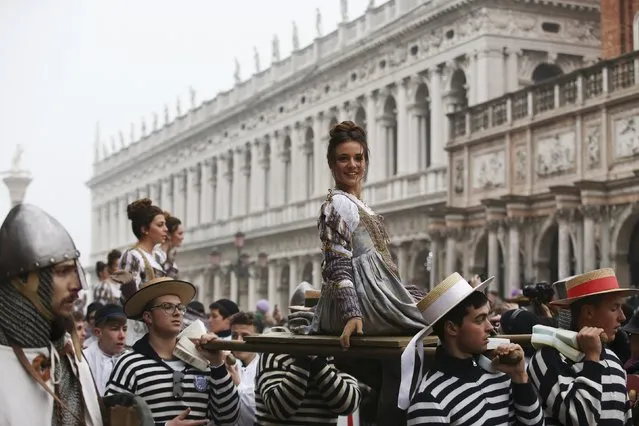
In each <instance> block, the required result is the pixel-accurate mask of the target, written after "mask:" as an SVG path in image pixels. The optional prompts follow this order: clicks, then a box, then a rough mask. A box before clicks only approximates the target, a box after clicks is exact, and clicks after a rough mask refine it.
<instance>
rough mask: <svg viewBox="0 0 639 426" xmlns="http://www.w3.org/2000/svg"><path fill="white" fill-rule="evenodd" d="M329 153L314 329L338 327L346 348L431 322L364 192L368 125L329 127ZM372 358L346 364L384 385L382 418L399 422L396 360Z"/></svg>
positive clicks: (375, 383) (351, 370) (365, 378)
mask: <svg viewBox="0 0 639 426" xmlns="http://www.w3.org/2000/svg"><path fill="white" fill-rule="evenodd" d="M326 158H327V160H328V166H329V168H330V169H331V172H332V174H333V178H334V180H335V188H334V189H332V190H330V191H329V193H328V196H327V198H326V201H325V202H324V204H323V205H322V207H321V212H320V217H319V220H318V229H319V235H320V240H321V243H322V251H323V253H324V263H323V265H322V278H323V282H324V284H323V286H322V291H321V295H320V300H319V302H318V304H317V306H316V309H315V314H314V318H313V322H312V325H311V332H313V333H320V334H332V335H335V334H341V337H340V341H341V344H342V347H343V348H344V349H347V348H348V347H349V346H350V336H351V335H352V334H353V333H356V334H364V333H365V334H367V335H378V336H380V335H386V336H392V335H413V334H415V333H417V332H418V331H419V330H421V329H422V328H424V327H425V326H426V324H425V320H424V318H423V317H422V314H421V312H420V311H419V309H418V308H417V305H416V302H417V301H418V300H420V299H422V297H423V296H424V295H425V292H424V291H422V290H420V289H418V288H417V287H415V286H406V285H404V284H403V283H402V282H401V279H400V277H399V272H398V269H397V266H396V265H395V263H394V262H393V259H392V257H391V254H390V251H389V247H388V245H389V242H390V241H389V237H388V234H387V233H386V229H385V227H384V221H383V218H382V216H380V215H378V214H376V213H375V212H374V211H373V210H372V209H371V208H370V207H368V206H367V205H366V204H365V203H364V202H363V201H362V199H361V193H362V183H363V181H364V177H365V176H366V172H367V169H368V165H369V149H368V143H367V140H366V133H365V131H364V130H363V129H362V128H361V127H359V126H357V125H356V124H355V123H353V122H352V121H344V122H342V123H339V124H337V125H336V126H335V127H333V128H332V129H331V131H330V140H329V143H328V152H327V155H326ZM367 361H370V362H366V363H362V362H358V363H355V364H352V365H344V366H343V367H344V368H345V369H346V371H347V372H349V373H351V374H353V375H354V376H356V377H358V378H360V379H361V380H362V381H364V382H365V383H367V384H368V385H370V386H371V387H374V388H377V390H378V391H379V392H380V394H379V405H378V422H379V424H396V423H395V422H396V421H399V423H401V419H402V412H401V411H398V409H397V399H396V398H397V392H398V391H399V384H400V378H401V377H400V365H399V362H398V363H396V364H395V363H384V364H380V363H379V362H378V361H375V360H367ZM380 373H381V374H380ZM380 378H381V382H380V381H379V380H380ZM399 423H398V424H399Z"/></svg>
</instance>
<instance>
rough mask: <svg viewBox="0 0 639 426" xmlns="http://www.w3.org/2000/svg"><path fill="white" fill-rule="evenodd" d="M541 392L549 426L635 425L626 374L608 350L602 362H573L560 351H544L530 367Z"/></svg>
mask: <svg viewBox="0 0 639 426" xmlns="http://www.w3.org/2000/svg"><path fill="white" fill-rule="evenodd" d="M528 374H529V376H530V379H531V380H532V382H533V383H534V385H535V387H536V388H537V389H538V391H539V399H540V400H541V403H542V406H543V409H544V415H545V417H546V424H547V425H566V426H577V425H579V426H581V425H598V426H624V425H627V426H629V425H631V424H632V413H631V410H630V403H629V402H628V394H627V390H626V372H625V371H624V369H623V367H622V366H621V363H620V362H619V358H617V355H615V354H614V352H612V351H611V350H610V349H604V350H603V351H602V354H601V361H599V362H594V361H583V362H577V363H573V362H571V361H570V360H567V359H566V358H565V357H564V356H563V355H561V354H560V353H559V352H558V351H557V350H556V349H553V348H542V349H540V350H538V351H537V352H536V353H535V356H534V357H533V358H532V359H531V361H530V365H529V366H528Z"/></svg>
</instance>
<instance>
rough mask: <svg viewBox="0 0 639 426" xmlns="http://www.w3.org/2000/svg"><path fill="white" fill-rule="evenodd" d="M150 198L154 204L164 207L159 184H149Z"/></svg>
mask: <svg viewBox="0 0 639 426" xmlns="http://www.w3.org/2000/svg"><path fill="white" fill-rule="evenodd" d="M149 198H150V199H151V201H153V204H155V205H156V206H160V207H162V197H161V195H160V187H159V185H158V182H151V183H150V184H149Z"/></svg>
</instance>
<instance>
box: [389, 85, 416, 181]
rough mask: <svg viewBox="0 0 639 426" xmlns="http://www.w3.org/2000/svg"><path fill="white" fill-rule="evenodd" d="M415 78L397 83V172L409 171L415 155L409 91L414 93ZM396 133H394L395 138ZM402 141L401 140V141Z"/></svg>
mask: <svg viewBox="0 0 639 426" xmlns="http://www.w3.org/2000/svg"><path fill="white" fill-rule="evenodd" d="M414 84H415V82H414V81H413V80H408V81H402V82H400V83H399V84H398V85H397V99H396V101H397V160H396V161H397V174H404V173H406V172H408V171H409V161H410V157H411V156H415V151H413V148H414V145H413V141H412V140H411V138H410V134H409V131H408V130H409V124H408V123H409V121H408V102H407V100H406V96H407V92H410V93H411V94H412V93H414V91H415V90H414V88H413V87H412V86H414ZM411 103H412V100H411ZM394 137H395V135H393V138H394ZM400 141H401V142H400Z"/></svg>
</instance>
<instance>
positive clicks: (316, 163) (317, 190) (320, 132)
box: [311, 112, 370, 196]
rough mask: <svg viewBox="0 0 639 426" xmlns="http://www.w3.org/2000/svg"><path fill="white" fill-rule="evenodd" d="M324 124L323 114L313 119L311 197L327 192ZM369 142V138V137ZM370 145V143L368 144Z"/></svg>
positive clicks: (328, 170) (326, 146) (326, 145)
mask: <svg viewBox="0 0 639 426" xmlns="http://www.w3.org/2000/svg"><path fill="white" fill-rule="evenodd" d="M327 134H328V129H326V122H325V119H324V112H320V113H318V114H317V115H316V116H315V117H314V118H313V146H312V148H311V149H312V150H313V189H314V190H313V194H311V196H321V195H323V194H325V193H326V192H328V189H329V187H328V185H327V183H326V182H327V181H328V178H327V177H326V176H327V175H328V176H329V177H330V173H331V172H330V169H329V168H328V165H327V163H326V150H327V149H328V143H325V142H328V139H326V135H327ZM369 141H370V136H369ZM369 143H370V142H369Z"/></svg>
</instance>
